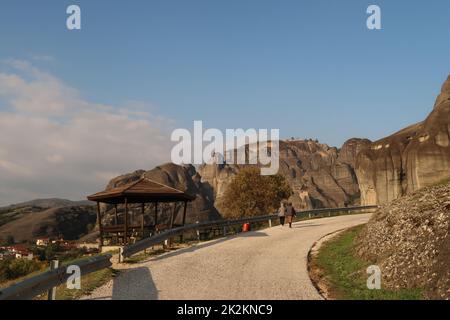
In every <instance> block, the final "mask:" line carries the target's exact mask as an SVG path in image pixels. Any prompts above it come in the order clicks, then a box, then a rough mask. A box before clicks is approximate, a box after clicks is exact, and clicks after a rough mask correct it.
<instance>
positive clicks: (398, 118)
mask: <svg viewBox="0 0 450 320" xmlns="http://www.w3.org/2000/svg"><path fill="white" fill-rule="evenodd" d="M69 4H78V5H80V7H81V9H82V30H81V31H80V32H70V31H68V30H66V29H65V18H66V14H65V9H66V7H67V6H68V5H69ZM369 4H378V5H379V6H380V7H381V9H382V25H383V30H381V31H369V30H368V29H367V28H366V26H365V20H366V16H367V15H366V12H365V11H366V8H367V6H368V5H369ZM449 14H450V2H448V1H375V0H372V1H361V0H358V1H351V0H350V1H329V0H328V1H323V0H319V1H318V0H314V1H285V0H284V1H261V0H257V1H256V0H255V1H253V0H245V1H238V0H231V1H200V0H190V1H166V0H165V1H154V0H152V1H137V0H134V1H129V2H125V1H100V0H97V1H61V0H57V1H45V0H43V1H33V2H31V3H30V2H29V1H18V0H14V1H2V10H1V12H0V21H1V22H0V23H1V25H2V27H1V28H0V37H1V39H2V46H1V49H0V56H1V58H17V59H30V57H32V56H49V57H52V58H53V59H54V60H53V61H35V64H38V65H39V66H40V67H41V68H44V69H45V70H47V71H49V72H51V73H53V74H55V75H57V76H58V77H60V78H62V79H63V80H64V81H65V82H66V83H68V84H70V85H71V86H73V87H75V88H77V89H79V90H80V91H81V92H82V94H83V95H84V96H85V97H86V98H89V99H91V100H93V101H96V102H100V103H109V104H117V103H118V102H128V101H145V102H148V103H149V104H151V105H152V106H153V107H154V108H156V111H155V112H157V113H158V114H161V115H163V116H166V117H169V118H172V119H175V120H176V121H177V124H178V125H179V126H180V127H188V128H190V127H191V126H192V121H193V120H195V119H199V120H203V121H204V122H205V125H206V126H208V127H217V128H236V127H244V128H250V127H256V128H258V127H261V128H272V127H273V128H281V135H282V136H284V137H290V136H299V137H313V138H319V139H320V140H321V141H323V142H326V143H329V144H332V145H340V144H342V143H343V142H344V141H345V140H346V139H347V138H350V137H353V136H357V137H368V138H371V139H376V138H380V137H382V136H384V135H386V134H389V133H391V132H393V131H396V130H397V129H400V128H401V127H402V126H405V125H408V124H410V123H413V122H416V121H419V120H421V119H423V118H424V116H425V115H426V114H427V113H428V112H429V111H430V108H431V107H432V105H433V101H434V98H435V96H436V95H437V93H438V90H439V88H440V85H441V84H442V82H443V80H444V79H445V78H446V76H447V74H448V73H449V71H450V70H449V64H450V61H449V59H448V56H449V53H450V42H449V41H446V39H447V38H448V34H449V32H450V19H448V15H449Z"/></svg>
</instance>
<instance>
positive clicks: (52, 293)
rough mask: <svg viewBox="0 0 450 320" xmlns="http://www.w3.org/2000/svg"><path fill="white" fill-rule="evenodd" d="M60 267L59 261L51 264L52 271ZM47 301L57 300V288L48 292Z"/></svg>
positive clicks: (53, 261)
mask: <svg viewBox="0 0 450 320" xmlns="http://www.w3.org/2000/svg"><path fill="white" fill-rule="evenodd" d="M58 267H59V261H58V260H52V261H51V262H50V270H55V269H58ZM47 300H56V287H53V288H51V289H50V290H48V296H47Z"/></svg>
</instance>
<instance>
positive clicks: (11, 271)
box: [0, 258, 45, 282]
mask: <svg viewBox="0 0 450 320" xmlns="http://www.w3.org/2000/svg"><path fill="white" fill-rule="evenodd" d="M44 267H45V263H42V262H39V261H35V260H26V259H13V258H8V259H6V260H2V261H0V282H4V281H8V280H14V279H17V278H20V277H23V276H26V275H27V274H30V273H32V272H35V271H38V270H41V269H43V268H44Z"/></svg>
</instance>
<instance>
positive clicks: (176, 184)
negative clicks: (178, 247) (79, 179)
mask: <svg viewBox="0 0 450 320" xmlns="http://www.w3.org/2000/svg"><path fill="white" fill-rule="evenodd" d="M142 177H146V178H149V179H151V180H154V181H156V182H159V183H162V184H165V185H168V186H170V187H173V188H176V189H179V190H182V191H185V192H187V193H188V194H191V195H195V196H197V198H196V199H195V200H194V201H192V202H191V203H189V205H188V208H187V215H186V223H194V222H196V221H205V220H213V219H217V218H219V217H220V215H219V213H218V211H217V210H216V208H215V207H214V201H213V199H212V198H211V195H212V190H211V189H210V186H208V185H206V184H204V183H202V182H201V178H200V175H199V174H198V173H197V171H196V169H195V167H194V166H192V165H185V166H178V165H175V164H173V163H166V164H164V165H161V166H157V167H156V168H154V169H152V170H149V171H144V170H138V171H135V172H132V173H128V174H124V175H122V176H119V177H116V178H114V179H112V180H111V181H110V182H109V183H108V185H107V186H106V189H111V188H114V187H119V186H121V185H124V184H127V183H130V182H133V181H137V180H139V179H140V178H142ZM163 209H164V208H163ZM163 215H164V214H163ZM168 217H169V212H167V217H164V216H163V217H162V219H163V220H164V219H165V218H166V220H167V219H168ZM179 219H181V215H180V216H179V217H177V220H176V221H175V222H176V223H179V222H180V221H179Z"/></svg>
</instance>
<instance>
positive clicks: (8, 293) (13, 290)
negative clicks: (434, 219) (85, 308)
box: [0, 206, 378, 300]
mask: <svg viewBox="0 0 450 320" xmlns="http://www.w3.org/2000/svg"><path fill="white" fill-rule="evenodd" d="M376 208H378V206H359V207H345V208H333V209H314V210H308V211H300V212H298V213H297V216H300V217H303V216H304V217H311V218H312V217H313V216H317V215H319V214H321V213H330V215H331V213H333V212H347V213H349V212H352V211H359V210H370V209H376ZM277 218H278V215H277V214H271V215H266V216H259V217H249V218H242V219H237V220H217V221H207V222H202V223H195V224H190V225H186V226H183V227H179V228H175V229H171V230H167V231H164V232H162V233H159V234H157V235H155V236H153V237H150V238H147V239H143V240H141V241H139V242H136V243H135V244H132V245H129V246H126V247H124V248H123V249H121V250H120V251H121V252H120V256H119V260H120V261H123V259H124V258H126V257H130V256H132V255H133V254H136V253H138V252H141V251H144V250H145V249H147V248H149V247H152V246H154V245H156V244H160V243H162V242H164V241H165V240H167V239H170V238H172V237H175V236H179V235H182V234H183V233H186V232H189V231H199V230H203V229H207V228H212V227H222V228H226V227H230V226H234V225H239V224H244V223H255V222H264V221H269V224H270V225H271V221H272V220H274V219H277ZM111 258H112V255H111V254H105V255H100V256H95V257H91V258H86V259H82V260H78V261H74V262H72V263H71V264H70V265H77V266H78V267H80V271H81V276H84V275H87V274H89V273H92V272H95V271H98V270H101V269H104V268H108V267H110V266H111V265H112V263H111ZM68 267H69V265H64V266H61V267H59V268H56V269H54V270H50V271H46V272H44V273H41V274H39V275H37V276H34V277H31V278H28V279H25V280H23V281H21V282H18V283H16V284H14V285H12V286H10V287H8V288H4V289H0V300H29V299H32V298H34V297H36V296H38V295H40V294H42V293H44V292H46V291H48V290H50V289H52V288H54V287H56V286H58V285H61V284H63V283H65V282H66V281H67V279H68V278H69V277H70V276H71V274H68V273H67V268H68Z"/></svg>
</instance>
